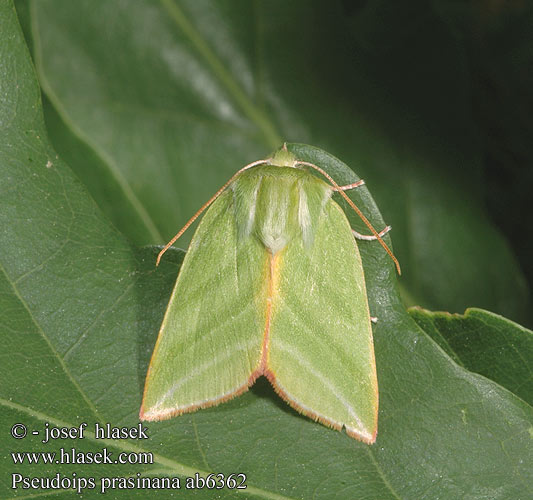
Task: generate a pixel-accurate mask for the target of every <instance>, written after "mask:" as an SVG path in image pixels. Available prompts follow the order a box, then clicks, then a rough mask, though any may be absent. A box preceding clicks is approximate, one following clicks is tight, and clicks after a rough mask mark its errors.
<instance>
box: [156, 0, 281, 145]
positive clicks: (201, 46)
mask: <svg viewBox="0 0 533 500" xmlns="http://www.w3.org/2000/svg"><path fill="white" fill-rule="evenodd" d="M160 1H161V4H162V5H163V7H164V8H165V9H166V11H167V12H168V14H169V15H170V17H171V18H172V19H173V20H174V22H175V23H176V25H177V26H178V27H179V28H180V29H181V31H182V32H183V33H184V34H185V36H186V37H187V38H188V39H189V41H190V42H191V43H192V45H193V46H194V47H195V48H196V50H197V52H198V54H199V55H200V57H202V58H203V60H204V61H205V62H206V64H207V65H208V66H209V67H210V68H211V71H212V72H213V74H214V75H215V76H216V77H217V78H218V80H219V81H220V82H221V83H222V85H223V86H224V87H225V88H226V90H227V91H228V93H229V94H230V96H231V97H232V98H233V100H234V101H235V102H236V103H237V105H238V106H240V108H241V109H242V111H243V112H244V113H245V114H246V115H247V116H248V118H250V120H251V121H252V122H254V123H255V124H256V125H257V126H258V128H259V129H260V130H261V132H262V134H263V136H264V138H265V141H266V143H267V144H268V145H269V146H270V147H271V148H277V147H279V146H280V144H281V143H282V142H283V140H282V138H281V136H280V134H279V133H278V131H277V130H276V128H275V127H274V125H273V123H272V121H271V120H270V119H269V117H268V115H267V114H265V113H264V112H263V111H262V110H261V109H260V108H258V107H257V106H256V105H255V104H254V103H253V102H252V101H251V99H250V98H249V97H248V95H247V94H246V92H244V91H243V90H242V88H241V87H240V85H239V84H238V83H237V82H236V80H235V79H234V78H233V76H232V74H231V73H230V72H229V71H228V70H227V69H226V68H225V66H224V64H223V63H222V61H221V60H220V59H219V58H218V57H217V55H216V54H215V52H213V50H212V49H211V47H210V46H209V45H208V43H207V42H206V41H205V39H204V38H203V37H202V35H201V34H200V33H199V32H198V31H197V30H196V28H195V27H194V25H193V24H192V23H191V22H190V20H189V19H188V18H187V16H186V15H185V13H184V12H183V11H182V10H181V9H180V8H179V7H178V5H177V4H176V2H174V1H173V0H160Z"/></svg>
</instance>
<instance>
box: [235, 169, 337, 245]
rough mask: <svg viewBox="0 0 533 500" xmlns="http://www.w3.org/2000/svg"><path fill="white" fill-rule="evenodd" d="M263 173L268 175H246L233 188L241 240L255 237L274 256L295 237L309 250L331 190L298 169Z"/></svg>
mask: <svg viewBox="0 0 533 500" xmlns="http://www.w3.org/2000/svg"><path fill="white" fill-rule="evenodd" d="M272 169H274V170H273V171H272ZM262 170H266V172H265V173H264V175H258V173H259V172H254V174H255V175H247V176H244V175H243V176H242V178H239V179H238V180H237V182H235V184H234V186H233V193H234V206H235V215H236V218H235V220H236V224H237V230H238V234H239V237H240V239H241V238H247V237H250V236H255V237H257V238H258V239H259V240H260V241H261V242H262V243H263V245H264V246H265V247H266V248H267V249H268V250H269V251H270V252H271V253H272V254H276V253H278V252H280V251H281V250H283V249H284V248H285V247H286V246H287V244H288V243H289V242H290V241H291V240H293V239H294V238H301V240H302V243H303V246H304V247H306V248H309V247H310V246H311V245H312V243H313V239H314V234H315V232H316V229H317V227H318V224H319V221H320V217H321V216H322V213H323V209H324V205H325V203H326V202H327V201H328V200H329V198H330V197H331V194H332V190H331V187H330V186H329V185H328V184H326V183H325V182H323V181H321V180H320V179H317V178H316V177H314V176H313V175H311V174H309V173H308V172H305V171H302V170H300V169H296V168H289V167H286V168H285V167H262ZM259 174H260V173H259Z"/></svg>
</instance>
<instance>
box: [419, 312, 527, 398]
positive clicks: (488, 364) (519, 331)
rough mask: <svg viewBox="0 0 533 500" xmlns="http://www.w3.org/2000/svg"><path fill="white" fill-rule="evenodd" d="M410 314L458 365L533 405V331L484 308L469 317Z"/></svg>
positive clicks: (423, 313)
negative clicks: (532, 365) (482, 376)
mask: <svg viewBox="0 0 533 500" xmlns="http://www.w3.org/2000/svg"><path fill="white" fill-rule="evenodd" d="M409 314H410V315H411V317H412V318H413V319H414V320H415V321H416V322H417V324H418V326H420V328H422V329H423V330H424V331H425V332H426V333H427V334H428V335H429V336H430V337H431V338H432V339H433V340H434V341H435V342H437V343H438V344H439V345H440V346H441V347H442V348H443V349H444V351H445V352H446V353H447V354H448V355H449V356H450V357H451V358H453V359H454V360H455V362H456V363H458V364H460V365H462V366H464V367H465V368H466V369H468V370H470V371H472V372H475V373H479V374H481V375H484V376H485V377H487V378H489V379H491V380H493V381H494V382H496V383H498V384H500V385H501V386H502V387H505V388H507V389H509V390H510V391H511V392H513V393H514V394H516V395H517V396H519V397H521V398H523V399H524V401H526V402H528V403H529V404H533V374H532V372H531V360H532V359H533V332H532V331H531V330H528V329H526V328H523V327H522V326H520V325H518V324H516V323H513V322H512V321H509V320H508V319H506V318H502V317H501V316H498V315H497V314H494V313H491V312H489V311H483V310H481V309H467V310H466V311H465V314H464V315H462V314H449V313H445V312H431V311H426V310H424V309H418V308H412V309H409Z"/></svg>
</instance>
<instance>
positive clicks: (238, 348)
mask: <svg viewBox="0 0 533 500" xmlns="http://www.w3.org/2000/svg"><path fill="white" fill-rule="evenodd" d="M310 169H314V170H316V171H318V172H319V173H320V174H321V175H322V177H323V178H324V179H325V180H324V179H323V178H319V177H318V176H317V175H314V174H313V173H311V171H310ZM362 183H363V182H362V181H360V182H358V183H355V184H352V185H350V186H342V187H341V186H338V185H337V184H336V183H335V181H334V180H333V179H332V178H331V177H330V176H329V175H328V174H327V173H326V172H324V171H323V170H322V169H320V168H319V167H317V166H315V165H312V164H310V163H307V162H301V161H298V160H297V159H296V158H295V157H294V155H292V154H291V153H290V152H289V151H287V149H286V147H285V146H284V147H283V148H282V149H280V150H279V151H278V152H276V153H275V154H274V155H273V156H272V158H269V159H267V160H261V161H257V162H254V163H251V164H250V165H247V166H246V167H244V168H242V169H241V170H239V171H238V172H237V173H236V174H235V175H234V176H233V177H232V178H231V179H230V180H229V181H228V182H227V183H226V184H225V185H224V186H223V187H222V188H221V189H220V190H219V191H218V192H217V193H216V194H215V195H214V196H213V197H212V198H211V200H209V201H208V202H207V203H206V204H205V205H204V206H203V207H202V208H201V209H200V210H199V211H198V212H197V213H196V214H195V215H194V217H193V218H192V219H191V220H190V221H189V222H188V223H187V224H186V225H185V226H184V228H183V229H182V230H181V231H180V232H179V233H178V234H177V235H176V236H175V238H174V239H173V240H172V241H171V242H170V243H169V244H168V245H167V246H166V247H165V248H164V249H163V250H162V251H161V253H160V254H159V256H158V260H157V263H159V259H160V258H161V256H162V254H163V253H164V252H165V251H166V250H167V249H168V248H169V247H170V246H171V245H172V244H173V243H174V241H175V240H176V239H177V238H178V237H179V236H181V234H183V232H184V231H185V230H186V229H187V227H189V225H190V224H191V223H192V222H193V221H194V220H195V219H196V218H197V217H198V216H199V215H200V214H201V213H202V211H203V210H204V209H205V208H207V207H208V206H209V205H211V206H210V207H209V209H208V210H207V212H206V213H205V215H204V217H203V218H202V220H201V222H200V224H199V226H198V229H197V230H196V233H195V234H194V236H193V239H192V241H191V244H190V246H189V249H188V251H187V254H186V256H185V259H184V261H183V264H182V267H181V270H180V273H179V276H178V279H177V281H176V285H175V287H174V291H173V292H172V296H171V298H170V302H169V305H168V308H167V311H166V314H165V317H164V320H163V324H162V325H161V330H160V332H159V337H158V339H157V343H156V345H155V348H154V352H153V354H152V359H151V362H150V366H149V369H148V374H147V376H146V383H145V388H144V396H143V402H142V406H141V410H140V418H141V420H163V419H167V418H170V417H172V416H175V415H180V414H182V413H186V412H191V411H194V410H197V409H199V408H206V407H209V406H213V405H217V404H219V403H222V402H224V401H226V400H228V399H230V398H233V397H235V396H237V395H239V394H241V393H242V392H244V391H246V390H247V389H248V388H249V387H250V386H251V385H252V384H253V383H254V381H255V380H256V379H257V378H258V377H259V376H261V375H263V376H265V377H267V379H268V380H269V381H270V383H271V384H272V385H273V387H274V389H275V390H276V392H277V393H278V394H279V395H280V396H281V397H282V398H283V399H284V400H285V401H287V402H288V403H289V404H290V405H291V406H292V407H293V408H295V409H296V410H298V411H299V412H301V413H303V414H304V415H307V416H309V417H311V418H313V419H314V420H318V421H319V422H321V423H323V424H325V425H327V426H330V427H333V428H335V429H338V430H341V429H342V428H343V427H345V429H346V433H347V434H348V435H349V436H351V437H353V438H356V439H360V440H361V441H364V442H366V443H369V444H371V443H373V442H374V441H375V439H376V433H377V412H378V385H377V377H376V364H375V360H374V347H373V342H372V329H371V317H370V313H369V309H368V300H367V296H366V288H365V277H364V273H363V266H362V263H361V257H360V255H359V251H358V248H357V244H356V242H355V239H354V236H353V233H352V230H351V227H350V224H349V222H348V219H347V218H346V215H345V214H344V212H343V210H342V209H341V207H340V206H339V205H338V204H337V203H336V202H335V201H333V199H332V194H333V193H334V192H335V191H338V192H339V193H340V194H341V195H343V196H344V197H345V199H346V200H347V201H348V202H349V203H350V205H351V206H352V207H353V208H354V209H355V210H356V211H357V213H358V214H359V215H360V216H361V217H362V218H363V221H365V222H366V223H367V225H368V226H369V228H370V229H371V231H372V233H373V236H370V237H368V236H367V237H366V238H365V237H363V238H365V239H378V240H379V241H380V243H381V244H382V245H383V246H384V248H385V249H386V250H387V251H388V253H389V255H391V257H392V258H393V259H394V261H395V262H396V263H397V261H396V259H395V258H394V256H393V255H392V253H391V252H390V250H389V249H388V247H387V246H386V245H385V243H384V242H383V240H382V239H381V236H382V234H384V232H386V230H388V229H389V228H386V229H385V230H384V231H383V232H382V233H380V234H378V233H377V232H376V231H375V229H374V228H373V227H372V226H371V225H370V223H369V222H368V221H367V220H366V218H365V217H364V216H363V215H362V214H361V212H360V211H359V209H357V207H356V206H355V205H354V204H353V202H352V201H351V200H350V199H349V198H348V197H347V196H346V194H345V193H344V190H346V189H350V188H353V187H357V186H358V185H360V184H362ZM356 235H357V233H356ZM398 270H399V266H398Z"/></svg>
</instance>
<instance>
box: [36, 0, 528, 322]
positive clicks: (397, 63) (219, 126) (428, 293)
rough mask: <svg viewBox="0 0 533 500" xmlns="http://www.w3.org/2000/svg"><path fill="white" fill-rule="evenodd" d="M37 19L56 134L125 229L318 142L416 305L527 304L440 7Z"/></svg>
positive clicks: (45, 4)
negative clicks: (350, 185)
mask: <svg viewBox="0 0 533 500" xmlns="http://www.w3.org/2000/svg"><path fill="white" fill-rule="evenodd" d="M398 19H402V22H398ZM31 22H32V31H31V37H30V38H31V39H33V40H34V44H35V51H34V53H35V62H36V66H37V70H38V75H39V80H40V83H41V86H42V87H43V89H44V92H45V94H46V95H47V97H48V98H49V100H50V102H51V104H52V106H53V108H54V111H52V112H51V116H52V118H47V122H48V123H49V125H50V127H51V132H50V135H51V138H52V140H53V143H54V145H55V147H56V148H57V149H58V151H59V152H60V153H61V154H62V156H64V157H65V158H68V160H69V162H70V164H71V165H72V167H73V168H74V169H75V171H76V172H77V174H78V175H79V177H80V178H81V179H83V180H84V182H85V184H86V185H87V187H88V189H90V191H91V193H92V194H93V196H94V198H95V199H96V200H97V201H98V203H99V205H100V206H101V208H102V209H103V210H104V211H105V212H106V213H107V214H108V215H109V217H110V218H111V219H112V220H113V221H114V222H115V224H116V225H117V227H119V228H120V229H121V230H122V231H123V232H124V233H125V234H126V235H127V236H128V237H130V238H131V239H132V241H134V242H136V243H138V244H147V243H152V244H154V243H156V244H161V243H164V242H165V241H167V240H168V239H170V238H171V236H172V235H174V234H175V233H176V231H177V230H178V228H180V227H181V226H182V225H183V224H184V223H185V222H186V221H187V220H188V218H189V217H190V215H191V214H192V213H194V212H195V211H196V210H197V209H198V207H199V206H200V205H201V202H202V201H203V200H206V199H208V198H209V196H210V195H211V194H212V193H213V192H214V191H215V190H216V189H217V188H218V187H219V186H220V185H222V184H223V183H224V182H225V180H226V179H227V178H229V176H230V175H231V174H233V172H235V170H236V169H237V168H238V167H239V166H242V165H244V164H246V163H248V162H250V161H253V160H256V159H258V158H264V157H265V156H266V155H267V154H268V153H269V152H270V151H272V150H273V149H275V148H278V147H279V146H280V145H281V142H282V141H283V140H286V141H290V142H301V143H309V144H316V145H317V146H320V147H322V148H324V149H326V150H328V151H331V152H332V153H334V154H336V156H338V157H339V158H342V159H343V160H344V161H346V162H347V163H348V164H349V165H351V166H353V167H354V168H356V170H357V173H358V174H359V175H360V176H361V177H363V178H365V180H366V181H367V183H368V185H369V186H371V189H372V192H373V193H374V195H375V196H376V199H377V200H378V202H379V205H380V207H381V208H382V210H383V213H384V214H385V219H386V221H387V223H389V224H391V225H392V226H393V228H394V229H393V230H394V239H395V246H396V251H397V254H398V257H399V259H400V261H401V262H402V265H403V269H404V276H403V278H402V288H403V290H404V292H405V293H404V296H405V297H406V300H408V302H409V303H410V304H419V305H422V306H424V307H429V308H433V309H439V310H450V311H457V312H459V311H463V310H464V309H465V308H466V307H468V306H471V305H475V306H479V307H484V308H486V309H490V310H494V311H496V312H498V313H501V314H505V315H506V316H509V317H512V318H514V319H516V320H518V321H526V320H527V318H528V317H529V315H530V307H529V306H528V300H529V297H528V293H527V289H526V286H525V283H524V279H523V276H522V274H521V272H520V270H519V268H518V266H517V264H516V261H515V259H514V258H513V255H512V253H511V251H510V250H509V248H508V246H507V245H506V242H505V241H504V239H503V238H502V236H501V235H500V234H499V233H498V232H497V231H495V229H494V228H493V226H492V224H491V223H490V221H489V220H488V218H487V216H486V214H485V209H484V200H483V192H482V191H481V186H482V185H483V182H482V179H481V175H480V171H481V156H482V152H481V149H480V144H479V143H480V141H479V139H478V135H479V131H478V130H477V129H476V126H475V123H474V121H473V118H472V116H471V113H470V111H469V110H470V107H471V101H470V95H469V94H468V91H467V89H468V88H470V83H469V78H470V75H469V72H468V66H467V65H466V63H465V54H464V49H463V47H462V46H461V44H459V43H458V42H457V40H456V38H455V36H454V35H453V33H452V32H451V30H450V28H449V27H448V25H447V24H446V23H445V21H443V20H442V19H441V18H440V16H439V13H438V12H437V11H435V10H434V7H433V4H432V3H428V2H413V3H411V4H409V5H408V6H407V5H404V4H400V3H391V2H386V1H383V0H373V1H370V2H365V6H364V7H361V8H359V9H358V8H356V7H350V8H348V7H347V6H346V5H345V2H341V1H340V0H338V1H336V2H333V3H331V2H330V3H328V4H327V5H326V4H324V2H319V1H317V0H315V1H308V0H299V1H293V2H290V3H289V4H287V2H281V1H275V2H269V3H268V4H265V3H264V2H249V1H248V0H231V1H209V0H202V1H198V0H179V1H178V0H162V1H160V2H153V1H146V0H142V1H140V0H134V1H126V2H109V1H103V0H81V1H77V2H71V1H69V0H53V1H50V0H41V1H39V2H34V3H31ZM421 40H424V41H423V42H421ZM54 113H56V114H57V117H59V118H60V120H58V119H56V118H54ZM61 121H62V123H61ZM71 136H74V137H75V138H77V139H78V140H79V141H80V142H81V143H84V144H85V147H83V146H82V145H79V147H78V146H76V147H74V148H72V147H70V144H71V140H70V138H71ZM87 148H88V149H92V150H93V153H92V154H87V153H86V149H87ZM105 169H107V174H106V173H105ZM95 172H97V173H98V174H97V177H99V178H100V182H96V180H97V179H95ZM117 190H122V191H123V192H122V195H121V194H120V193H118V192H117ZM110 197H112V199H111V200H110V199H109V198H110ZM127 214H131V221H136V222H135V223H131V221H130V222H129V223H128V219H127ZM185 241H187V240H185ZM480 270H481V271H480ZM502 270H505V271H502Z"/></svg>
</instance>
